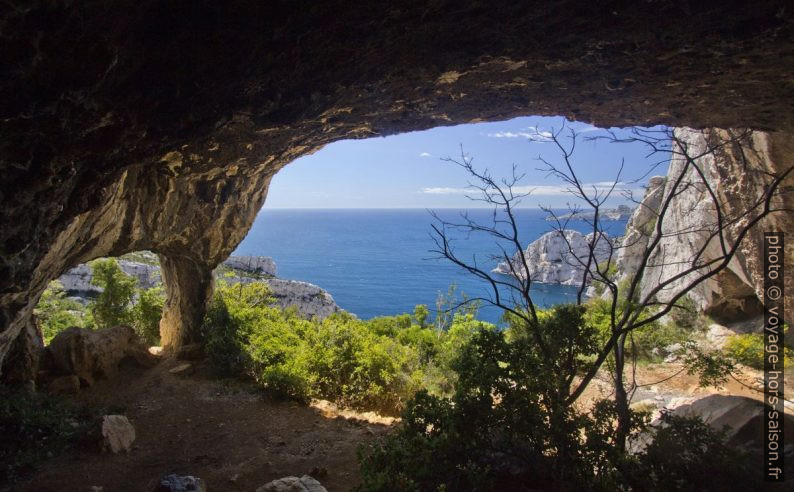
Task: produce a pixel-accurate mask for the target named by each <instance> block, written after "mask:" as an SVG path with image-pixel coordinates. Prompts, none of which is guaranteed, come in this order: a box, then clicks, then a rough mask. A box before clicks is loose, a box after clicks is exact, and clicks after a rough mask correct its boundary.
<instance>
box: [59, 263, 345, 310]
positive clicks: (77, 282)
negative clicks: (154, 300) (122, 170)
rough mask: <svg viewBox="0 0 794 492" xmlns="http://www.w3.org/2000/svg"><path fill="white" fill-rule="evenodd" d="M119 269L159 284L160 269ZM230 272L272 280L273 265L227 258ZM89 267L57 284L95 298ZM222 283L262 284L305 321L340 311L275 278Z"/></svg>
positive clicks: (311, 288) (306, 287)
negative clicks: (296, 311) (235, 271)
mask: <svg viewBox="0 0 794 492" xmlns="http://www.w3.org/2000/svg"><path fill="white" fill-rule="evenodd" d="M118 263H119V266H120V267H121V269H122V270H123V271H124V273H126V274H127V275H131V276H133V277H135V279H136V280H137V281H138V287H141V288H150V287H153V286H154V285H156V284H157V283H159V282H160V281H161V277H160V267H159V266H157V265H149V264H147V263H137V262H133V261H128V260H118ZM223 263H224V265H226V266H227V267H229V268H232V269H234V270H238V271H240V272H246V273H252V274H256V275H261V276H263V277H274V276H275V274H276V264H275V262H274V261H273V259H272V258H270V257H267V256H230V257H229V259H227V260H226V261H224V262H223ZM92 276H93V275H92V271H91V267H90V266H88V265H78V266H76V267H75V268H72V269H71V270H69V271H68V272H66V273H65V274H63V275H62V276H61V277H60V278H59V280H60V282H61V283H62V284H63V287H64V290H65V291H66V292H68V293H69V294H72V295H76V296H78V298H79V299H81V300H85V298H92V297H96V296H98V295H99V294H101V293H102V289H101V288H100V287H97V286H95V285H92V284H91V278H92ZM223 280H224V281H226V282H228V283H231V284H235V283H251V282H265V283H267V284H268V285H269V286H270V289H271V291H272V294H273V297H274V298H275V300H276V303H277V304H278V305H279V306H280V307H282V308H287V307H293V306H294V307H295V308H297V310H298V313H299V314H300V315H301V316H303V317H306V318H311V317H317V318H320V319H322V318H327V317H328V316H330V315H331V314H333V313H336V312H339V311H341V308H340V307H339V306H338V305H337V304H336V302H335V301H334V298H333V297H331V294H329V293H328V292H327V291H325V290H323V289H322V288H320V287H318V286H316V285H314V284H310V283H308V282H300V281H297V280H285V279H278V278H259V277H252V276H246V275H243V274H240V275H233V276H230V277H225V276H224V278H223Z"/></svg>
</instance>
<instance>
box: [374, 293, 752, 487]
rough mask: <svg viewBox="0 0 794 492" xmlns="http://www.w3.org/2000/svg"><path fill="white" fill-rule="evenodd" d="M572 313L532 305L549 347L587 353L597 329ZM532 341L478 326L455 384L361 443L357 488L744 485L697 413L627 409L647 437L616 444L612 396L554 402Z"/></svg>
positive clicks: (634, 430) (551, 379)
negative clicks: (652, 417)
mask: <svg viewBox="0 0 794 492" xmlns="http://www.w3.org/2000/svg"><path fill="white" fill-rule="evenodd" d="M579 315H580V314H578V313H577V312H576V310H575V309H574V308H573V307H571V306H566V307H559V308H555V309H552V310H548V311H545V312H543V314H542V316H541V319H542V320H543V324H544V329H547V330H551V331H555V332H557V333H559V334H560V335H561V340H560V344H559V345H558V347H557V348H552V350H559V353H558V355H562V354H568V355H570V357H563V358H561V359H560V360H568V361H576V360H577V359H587V358H589V357H590V356H592V351H593V348H594V347H596V344H595V338H597V336H598V334H597V332H596V330H589V331H588V330H585V331H584V332H580V333H577V332H576V330H568V331H563V332H562V333H560V331H559V329H560V328H563V327H564V326H575V325H570V324H569V323H570V322H572V321H577V319H576V318H577V316H579ZM578 321H579V322H581V320H578ZM578 326H581V323H580V324H579V325H578ZM538 351H539V349H538V346H537V345H536V344H534V343H533V342H532V340H531V339H530V338H527V337H525V336H523V335H518V336H516V335H515V334H513V335H512V336H510V335H509V332H508V333H503V332H498V331H487V330H482V331H479V332H477V333H475V334H474V336H473V338H472V339H471V342H470V343H469V344H467V345H465V346H464V348H463V349H462V350H460V351H459V353H458V355H457V357H456V358H455V360H454V362H453V364H452V367H453V369H454V371H455V372H456V374H457V375H458V379H457V383H456V385H455V390H454V393H453V394H452V396H451V397H443V396H437V395H431V394H429V393H428V392H427V391H424V390H423V391H420V392H418V393H417V394H416V396H415V397H414V398H413V399H412V400H411V401H410V402H409V403H408V404H407V406H406V409H405V411H404V412H403V421H402V423H401V425H400V426H399V427H398V429H397V430H396V431H395V432H394V433H392V434H391V435H389V436H388V437H387V438H386V439H384V440H383V441H381V442H377V443H374V444H371V445H369V446H366V447H362V448H360V449H359V460H360V463H361V471H362V477H363V483H362V485H361V486H360V487H359V490H361V491H387V490H405V491H435V490H514V489H515V490H518V489H521V490H525V489H543V490H569V489H570V490H628V489H630V488H633V489H636V490H673V489H675V490H726V489H727V488H730V487H739V488H742V487H749V480H750V478H748V477H750V476H751V475H750V474H749V472H748V470H747V467H746V465H745V461H744V459H743V456H742V455H741V453H739V452H737V451H735V450H732V449H731V448H730V447H729V446H728V445H727V444H726V442H725V438H724V435H723V434H721V433H719V432H716V431H714V430H712V429H710V428H709V427H708V425H706V424H704V423H703V422H702V421H700V420H698V419H685V418H680V417H674V416H665V418H664V425H663V426H661V427H659V428H648V427H647V424H648V418H647V415H646V414H642V413H635V412H632V414H631V416H632V427H631V429H630V437H631V438H632V439H633V438H635V437H637V436H639V435H640V433H641V432H650V433H652V434H654V436H655V439H654V440H653V441H652V442H651V444H649V445H648V446H647V447H646V448H645V449H644V450H643V451H642V452H640V453H638V454H635V455H631V454H629V453H627V452H625V451H622V450H621V448H620V446H618V445H617V442H616V441H617V439H618V436H617V433H616V428H615V425H614V421H615V419H616V410H615V404H614V402H612V401H610V400H602V401H600V402H597V403H596V404H595V405H594V407H593V409H592V410H591V411H589V412H583V411H580V410H577V409H576V408H575V407H572V406H565V405H562V404H560V402H559V401H557V400H556V399H555V398H556V395H558V394H559V385H560V381H559V378H558V377H555V375H554V374H548V373H545V372H543V371H542V370H541V371H538V367H542V365H540V366H539V364H538V361H539V354H538ZM575 363H576V362H574V364H575Z"/></svg>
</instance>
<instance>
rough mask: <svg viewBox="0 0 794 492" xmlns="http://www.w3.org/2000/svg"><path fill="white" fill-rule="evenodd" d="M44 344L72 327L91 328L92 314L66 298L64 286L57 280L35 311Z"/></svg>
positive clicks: (42, 296)
mask: <svg viewBox="0 0 794 492" xmlns="http://www.w3.org/2000/svg"><path fill="white" fill-rule="evenodd" d="M34 314H35V315H36V319H37V320H38V323H39V327H40V328H41V333H42V336H43V338H44V343H45V344H46V343H50V340H52V338H53V337H54V336H55V335H57V334H58V333H60V332H61V331H63V330H65V329H66V328H69V327H70V326H79V327H81V328H91V327H92V326H93V320H92V317H91V314H90V313H89V312H88V311H86V309H85V307H83V305H82V304H80V303H79V302H77V301H74V300H72V299H69V298H67V297H66V293H65V292H64V290H63V285H61V283H60V282H58V281H57V280H56V281H54V282H51V283H50V285H49V286H47V289H46V290H45V291H44V293H43V294H42V295H41V298H40V299H39V303H38V304H37V305H36V308H35V310H34Z"/></svg>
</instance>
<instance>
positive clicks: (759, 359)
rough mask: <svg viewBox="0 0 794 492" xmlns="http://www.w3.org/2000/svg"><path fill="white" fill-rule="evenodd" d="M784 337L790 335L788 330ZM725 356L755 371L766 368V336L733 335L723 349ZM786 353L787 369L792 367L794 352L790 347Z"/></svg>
mask: <svg viewBox="0 0 794 492" xmlns="http://www.w3.org/2000/svg"><path fill="white" fill-rule="evenodd" d="M783 333H784V336H785V335H787V334H788V330H787V329H785V328H784V330H783ZM723 350H724V352H725V354H726V355H727V356H728V357H730V358H731V359H733V360H734V361H736V362H738V363H740V364H744V365H746V366H750V367H752V368H755V369H763V368H764V334H763V333H744V334H741V335H733V336H731V337H730V338H728V341H727V342H726V343H725V348H724V349H723ZM783 351H784V353H785V361H784V364H785V367H791V366H790V365H789V364H791V362H792V360H793V359H794V351H792V350H791V349H790V348H788V347H784V348H783Z"/></svg>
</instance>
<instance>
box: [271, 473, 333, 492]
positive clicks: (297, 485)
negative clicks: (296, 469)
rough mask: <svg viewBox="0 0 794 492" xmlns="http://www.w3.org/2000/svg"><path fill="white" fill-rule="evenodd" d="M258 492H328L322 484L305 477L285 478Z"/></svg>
mask: <svg viewBox="0 0 794 492" xmlns="http://www.w3.org/2000/svg"><path fill="white" fill-rule="evenodd" d="M256 492H327V490H326V488H325V487H323V486H322V484H321V483H320V482H318V481H317V480H315V479H314V478H312V477H310V476H309V475H304V476H302V477H300V478H298V477H284V478H279V479H278V480H273V481H272V482H269V483H266V484H265V485H263V486H261V487H259V488H258V489H256Z"/></svg>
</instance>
